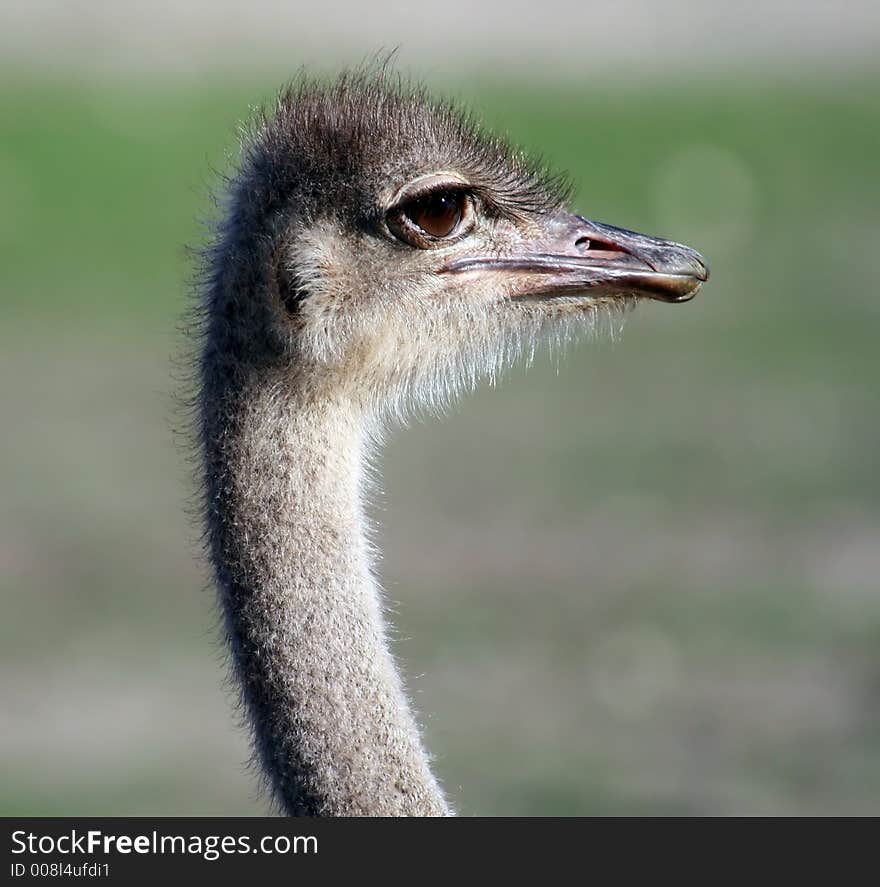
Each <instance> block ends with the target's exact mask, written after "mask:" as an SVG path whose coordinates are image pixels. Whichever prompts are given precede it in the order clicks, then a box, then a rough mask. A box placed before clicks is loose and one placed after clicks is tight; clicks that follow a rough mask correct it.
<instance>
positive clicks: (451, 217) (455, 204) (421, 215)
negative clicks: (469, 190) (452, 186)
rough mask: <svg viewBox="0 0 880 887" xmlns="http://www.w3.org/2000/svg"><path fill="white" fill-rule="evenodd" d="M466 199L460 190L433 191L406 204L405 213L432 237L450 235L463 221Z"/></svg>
mask: <svg viewBox="0 0 880 887" xmlns="http://www.w3.org/2000/svg"><path fill="white" fill-rule="evenodd" d="M464 201H465V196H464V194H462V193H461V192H460V191H432V192H431V193H430V194H425V195H424V197H417V198H416V199H415V200H411V201H410V202H409V203H407V204H404V206H403V213H404V215H405V216H406V217H407V218H408V219H409V220H410V221H411V222H412V223H413V224H414V225H416V226H417V227H418V228H420V229H421V230H422V231H424V233H425V234H428V235H429V236H430V237H449V236H450V235H451V234H453V233H455V229H456V228H458V226H459V224H460V223H461V217H462V215H463V214H464Z"/></svg>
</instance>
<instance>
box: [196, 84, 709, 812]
mask: <svg viewBox="0 0 880 887" xmlns="http://www.w3.org/2000/svg"><path fill="white" fill-rule="evenodd" d="M566 197H567V190H566V187H565V185H564V182H563V180H562V179H560V178H558V177H554V176H552V175H549V174H548V173H547V172H546V171H545V170H544V169H543V167H542V166H540V165H539V164H536V163H535V162H533V161H530V160H528V159H527V158H526V157H524V156H523V155H521V154H520V153H518V152H516V151H514V150H512V149H511V148H510V147H508V146H507V145H506V144H505V143H504V142H503V141H502V140H500V139H498V138H495V137H492V136H490V135H487V134H486V133H485V132H484V131H483V130H482V129H481V128H480V127H479V125H478V124H476V123H475V121H474V120H472V119H471V118H470V117H469V116H468V115H466V114H464V113H462V112H460V111H459V110H457V109H456V108H455V107H454V106H452V105H450V104H449V103H446V102H443V101H436V100H434V99H432V98H431V97H430V96H428V95H427V94H426V93H425V92H424V91H423V90H422V89H421V88H420V87H417V86H411V85H408V84H406V83H403V82H400V81H399V80H397V79H395V80H394V81H392V79H391V78H390V77H389V76H388V75H387V74H386V73H384V72H379V73H376V72H365V71H359V72H354V73H347V74H343V75H342V76H341V77H339V78H338V79H337V80H335V81H334V82H332V83H329V84H325V83H321V82H317V81H313V80H310V79H308V78H300V79H299V80H298V81H296V82H295V83H294V84H293V85H291V86H289V87H287V88H286V89H285V90H284V91H282V93H281V94H280V96H279V98H278V101H277V104H276V106H275V108H274V110H273V112H271V113H261V114H259V115H258V117H257V119H256V121H255V122H254V124H253V125H252V127H251V129H250V131H249V133H248V134H247V136H246V137H245V140H244V144H243V148H242V156H241V160H240V165H239V168H238V171H237V172H236V173H235V174H234V175H233V176H232V177H231V179H230V180H229V182H228V187H227V189H226V193H225V200H224V203H223V209H222V219H221V221H220V223H219V225H218V228H217V231H216V235H215V237H214V239H213V242H212V244H211V246H209V247H208V249H207V251H206V254H205V275H204V281H203V286H202V289H201V301H202V305H201V308H202V314H203V327H202V333H203V336H202V340H201V346H200V357H199V366H198V392H197V405H198V440H199V448H200V452H201V455H202V465H203V473H204V478H203V480H204V521H205V538H206V548H207V551H208V556H209V558H210V560H211V561H212V564H213V573H214V576H215V580H216V585H217V588H218V591H219V599H220V603H221V608H222V612H223V615H224V621H225V630H226V635H227V638H228V643H229V649H230V652H231V660H232V667H233V671H234V674H235V676H236V678H237V683H238V686H239V687H240V691H241V698H242V703H243V706H244V709H245V711H246V713H247V717H248V721H249V723H250V726H251V729H252V733H253V741H254V746H255V758H256V759H257V761H258V762H259V764H260V766H261V768H262V771H263V773H264V776H265V780H266V783H267V784H268V786H269V789H270V791H271V794H272V796H273V798H274V800H275V802H276V803H277V805H278V806H279V807H280V809H282V810H283V811H285V812H286V813H287V814H289V815H317V816H343V815H352V816H393V815H409V816H439V815H448V814H451V812H452V810H451V807H450V804H449V802H448V801H447V799H446V798H445V796H444V794H443V791H442V790H441V788H440V786H439V785H438V782H437V780H436V779H435V777H434V775H433V773H432V771H431V767H430V761H429V757H428V755H427V754H426V752H425V749H424V748H423V744H422V739H421V736H420V731H419V727H418V724H417V721H416V718H415V716H414V713H413V710H412V707H411V706H410V703H409V700H408V698H407V694H406V691H405V688H404V685H403V681H402V679H401V676H400V674H399V672H398V669H397V667H396V664H395V661H394V657H393V656H392V653H391V652H390V650H389V647H388V644H387V640H386V626H385V623H384V620H383V613H382V599H381V593H380V589H379V586H378V583H377V580H376V578H375V577H374V573H373V566H372V562H373V557H372V549H371V544H370V541H369V534H368V529H369V527H368V520H367V518H366V516H365V507H364V504H363V497H364V492H365V486H366V483H367V477H366V475H367V466H368V463H369V459H370V456H371V453H373V452H374V451H375V448H376V447H377V445H378V444H379V443H380V442H381V439H382V437H383V431H384V429H385V428H387V427H388V425H389V424H390V423H391V422H392V421H393V420H396V419H399V418H400V417H401V416H403V415H405V414H406V413H407V412H408V411H409V410H411V409H413V408H416V409H424V410H429V411H433V410H437V409H441V408H443V407H444V406H445V405H446V404H448V403H449V401H450V400H451V399H452V398H453V397H454V395H455V394H456V393H457V392H458V391H460V390H462V389H463V388H469V387H472V386H473V385H474V384H475V383H476V382H477V381H478V380H479V379H481V378H485V377H493V376H495V375H496V374H497V373H498V372H499V371H500V370H501V369H502V368H503V367H504V366H505V365H507V364H508V363H509V362H510V361H511V360H512V359H513V358H514V357H516V356H517V355H518V354H520V353H521V352H522V351H523V350H524V349H530V348H531V347H532V346H533V344H534V343H535V342H536V341H537V340H539V339H540V338H541V337H542V336H544V335H545V334H546V333H548V332H549V334H550V335H551V336H554V337H560V336H563V335H566V334H567V333H569V332H576V331H577V329H579V328H585V327H589V326H590V325H591V324H592V323H593V322H594V320H595V318H596V316H597V314H599V313H600V312H601V311H603V310H605V309H620V308H622V307H628V306H629V305H631V304H634V303H635V302H636V301H638V300H639V299H641V298H649V299H657V300H660V301H664V302H683V301H686V300H687V299H690V298H691V297H692V296H693V295H694V293H695V292H696V291H697V289H699V287H700V285H701V283H702V282H703V281H705V280H706V279H707V278H708V271H707V268H706V266H705V265H704V264H703V261H702V259H701V257H700V256H699V255H698V254H697V253H696V252H694V251H693V250H692V249H690V248H688V247H686V246H682V245H680V244H677V243H672V242H670V241H666V240H659V239H655V238H652V237H647V236H645V235H642V234H637V233H635V232H632V231H628V230H625V229H622V228H617V227H613V226H611V225H605V224H601V223H598V222H594V221H589V220H587V219H586V218H584V217H582V216H579V215H574V214H572V213H570V212H569V211H567V210H566V209H565V208H564V207H565V203H566Z"/></svg>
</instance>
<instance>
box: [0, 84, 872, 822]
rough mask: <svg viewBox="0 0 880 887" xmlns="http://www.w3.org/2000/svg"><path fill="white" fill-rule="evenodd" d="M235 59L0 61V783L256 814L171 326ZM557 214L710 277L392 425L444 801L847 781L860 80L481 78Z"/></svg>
mask: <svg viewBox="0 0 880 887" xmlns="http://www.w3.org/2000/svg"><path fill="white" fill-rule="evenodd" d="M272 88H273V87H272V86H271V85H270V86H268V87H267V86H266V85H265V84H255V85H243V86H242V85H239V86H237V87H234V88H233V87H230V86H228V85H225V84H223V83H219V82H218V83H213V84H198V83H193V82H187V83H180V84H165V85H160V84H156V83H154V84H152V85H138V84H135V83H132V82H125V83H111V82H109V81H86V80H76V79H72V80H71V81H69V82H64V83H62V82H49V81H42V80H39V79H37V78H35V77H32V76H29V75H25V74H22V73H21V72H12V74H10V76H6V77H4V78H3V80H2V85H0V195H2V207H3V210H2V212H0V299H2V306H3V315H4V319H3V323H2V326H0V349H2V350H0V390H2V396H3V403H4V405H5V412H6V416H7V420H6V421H4V428H3V434H2V436H0V480H2V490H3V497H2V500H0V566H2V578H0V583H2V584H0V594H2V605H3V612H4V614H5V618H4V619H3V621H2V625H0V643H2V646H0V661H2V675H3V677H2V683H3V693H2V699H3V708H4V712H5V715H4V721H5V723H4V729H3V730H2V731H0V752H2V758H3V763H4V770H6V771H8V774H9V777H8V778H6V779H4V784H3V787H2V789H0V812H3V813H7V814H11V813H15V814H23V813H33V814H53V813H54V814H64V813H68V814H74V813H80V814H84V813H95V814H97V813H120V814H136V813H168V814H183V813H217V814H221V813H230V814H231V813H244V812H258V811H260V810H263V809H265V806H264V803H263V802H262V801H261V800H259V799H258V798H257V797H256V791H255V788H254V785H255V783H254V780H253V779H252V777H251V775H250V774H248V773H247V772H246V771H245V770H244V769H243V766H242V762H243V761H244V759H245V757H246V754H247V751H246V743H245V741H244V738H243V734H242V733H241V731H238V730H236V728H235V726H234V716H233V714H232V713H231V708H230V703H229V700H228V698H227V697H226V695H224V691H223V689H222V687H221V676H222V670H221V668H220V665H219V662H220V659H221V656H220V651H219V649H218V645H217V643H216V640H215V634H216V632H215V631H214V615H213V609H212V603H211V593H210V591H206V590H205V588H204V578H203V574H202V572H201V571H200V569H199V567H198V566H197V564H195V563H194V560H193V557H192V551H193V545H192V539H193V537H194V536H195V532H194V531H193V529H192V528H191V526H190V524H189V521H188V519H187V517H186V514H185V505H186V500H187V491H188V484H189V481H188V476H187V469H186V466H185V464H184V459H183V456H182V454H181V453H180V451H178V450H176V449H175V446H174V443H173V440H172V431H171V427H172V425H173V424H174V421H175V420H174V408H173V397H172V395H171V392H172V390H173V388H174V383H173V381H172V375H173V374H172V367H173V362H172V358H171V355H172V354H173V353H175V352H177V351H179V350H180V338H179V335H178V333H177V332H176V326H177V323H178V321H179V320H180V318H181V316H182V315H183V313H184V309H185V304H186V291H187V287H186V284H185V281H186V279H187V278H188V276H189V275H190V265H189V260H188V258H187V255H186V252H185V250H184V248H183V245H184V244H197V243H198V242H199V240H200V238H201V229H200V227H199V224H198V221H197V219H198V218H199V217H200V216H209V215H210V213H211V208H210V203H209V201H208V200H207V198H206V194H207V190H208V186H209V185H210V184H211V183H212V182H213V181H214V178H213V176H212V173H211V170H212V169H214V170H223V169H224V168H227V164H228V155H229V152H234V148H235V132H236V126H237V123H238V121H239V120H240V119H241V118H242V117H243V116H245V115H246V113H247V107H248V106H249V105H250V104H252V103H254V102H255V101H258V100H261V99H267V98H269V97H270V96H271V94H272ZM465 95H466V97H467V98H468V100H470V101H471V103H472V104H474V105H476V107H477V108H478V110H479V111H480V113H481V114H482V115H484V116H485V117H486V118H487V119H488V120H489V121H490V122H492V123H494V124H495V125H496V126H497V127H498V128H500V129H502V130H504V131H506V132H508V133H509V134H510V135H511V136H512V137H513V138H514V140H516V141H518V142H521V143H523V144H524V145H526V146H528V147H531V148H533V149H537V150H539V151H541V152H543V153H544V155H545V156H546V157H547V158H548V159H549V160H550V161H551V162H552V163H553V164H554V165H555V166H559V167H561V168H565V169H568V170H570V171H571V173H572V176H573V179H574V180H575V182H576V185H577V194H576V199H575V204H576V206H577V207H578V208H579V209H580V210H581V211H582V212H584V213H585V214H587V215H590V216H593V217H594V218H598V219H602V220H605V221H610V222H614V223H617V224H622V225H625V226H627V227H632V228H636V229H641V230H646V231H649V232H653V233H657V234H662V235H666V236H670V237H673V238H675V239H677V240H682V241H685V242H688V243H691V244H692V245H694V246H696V247H697V248H699V249H700V250H701V251H703V252H704V253H705V254H706V255H707V256H708V258H709V261H710V264H711V267H712V272H713V278H712V281H711V283H710V284H709V285H708V286H707V287H706V288H705V289H704V290H703V292H702V293H701V294H700V296H699V298H698V299H697V300H696V301H694V302H693V303H690V304H688V305H687V306H682V307H670V306H665V305H663V306H661V305H645V306H642V307H641V308H640V310H639V311H638V312H637V314H636V315H635V316H634V317H633V318H631V319H630V320H629V321H628V322H627V326H626V330H625V333H624V335H623V337H622V339H621V340H620V341H617V342H612V341H610V339H609V338H608V337H604V338H602V337H600V340H599V341H597V342H595V343H592V344H591V345H582V346H580V347H579V348H577V349H576V350H573V351H571V352H570V353H569V354H568V355H567V356H565V357H564V358H562V359H561V360H560V361H558V362H554V361H552V360H550V359H548V358H547V357H546V356H543V357H541V358H539V359H538V361H537V364H536V366H535V367H533V368H532V369H531V370H529V371H528V372H525V371H522V370H517V371H515V372H514V373H512V374H511V376H512V378H511V379H509V380H508V381H507V383H506V384H505V385H503V386H501V388H500V389H499V390H497V391H482V392H480V393H479V394H478V395H477V396H475V397H473V398H471V399H469V400H467V401H466V402H465V403H464V404H463V405H462V409H461V410H460V411H459V413H458V414H457V415H456V416H454V417H452V418H450V419H449V420H447V421H445V422H443V423H436V422H431V423H428V424H425V425H418V426H416V427H414V428H413V429H411V430H410V431H408V432H407V433H406V434H402V435H398V436H397V437H396V438H395V439H394V441H393V443H392V445H391V447H390V449H389V451H388V452H387V454H386V456H385V458H384V460H383V461H384V466H385V467H384V472H385V481H386V490H387V500H386V498H385V497H383V499H382V501H381V502H379V503H377V509H378V514H379V518H380V521H381V523H382V525H383V527H384V529H383V532H382V538H383V540H384V546H385V549H386V555H387V557H386V560H385V561H384V563H383V568H382V572H383V577H384V579H385V584H386V586H387V587H388V589H389V594H390V597H391V598H392V601H393V602H399V607H398V606H397V603H394V608H395V610H397V611H398V615H397V617H396V620H395V621H396V624H397V626H398V631H397V634H398V635H399V636H400V641H399V645H398V646H399V651H400V655H401V656H402V658H403V659H404V661H405V662H406V665H407V672H408V674H410V675H422V677H419V678H412V679H411V680H410V683H411V685H412V687H413V689H414V690H415V694H416V699H417V704H418V706H419V707H420V709H421V710H422V711H423V712H425V721H426V728H427V733H428V741H429V745H430V746H431V748H432V750H433V751H434V752H435V753H436V754H437V756H438V762H437V766H438V769H439V771H440V773H441V775H442V777H443V778H444V781H445V783H446V785H447V787H448V789H449V791H450V793H451V795H452V797H453V799H454V800H455V802H456V804H457V805H458V806H459V808H460V809H461V810H462V812H464V813H476V812H478V813H493V812H495V813H537V814H540V813H584V812H591V813H603V812H609V813H620V812H622V813H702V812H713V813H723V812H742V813H765V812H773V813H775V812H782V813H815V812H829V813H835V812H840V813H862V812H873V813H877V812H878V811H880V801H878V798H880V714H878V711H880V708H878V702H880V660H878V655H877V650H878V648H880V596H878V590H880V588H878V586H880V581H878V575H880V480H878V472H877V453H878V452H880V415H878V410H877V378H878V360H877V341H878V333H880V298H878V292H877V284H876V276H875V270H874V264H875V256H874V253H875V251H876V247H877V243H878V234H880V216H878V212H877V207H878V206H880V176H878V160H877V158H878V157H880V115H878V114H877V110H876V109H877V108H878V107H880V81H878V78H876V77H867V76H865V77H862V78H859V79H853V80H852V81H840V82H836V83H833V84H824V85H821V86H818V85H809V84H808V83H805V84H804V85H802V86H801V87H794V86H791V85H788V86H786V87H784V88H783V87H778V86H772V85H767V84H760V83H758V81H757V80H755V81H754V82H752V83H738V84H736V83H723V82H722V83H712V82H711V81H707V82H706V83H703V84H701V85H699V86H697V85H694V86H691V87H688V88H679V87H676V88H675V89H674V90H671V91H670V90H666V91H663V90H661V89H660V88H659V87H658V88H656V89H635V88H624V87H620V88H617V89H613V90H609V89H608V88H607V87H605V88H602V89H595V90H594V89H590V88H586V87H585V88H575V87H574V86H569V87H559V88H558V89H551V88H550V87H546V88H544V87H542V88H541V89H540V90H539V89H537V88H535V87H532V88H528V87H519V86H518V87H516V88H508V89H500V88H498V87H497V86H494V87H493V86H491V85H485V86H484V87H482V88H479V89H478V88H472V89H468V90H467V91H466V93H465Z"/></svg>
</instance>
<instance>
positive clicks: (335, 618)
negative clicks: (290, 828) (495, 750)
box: [202, 359, 449, 816]
mask: <svg viewBox="0 0 880 887" xmlns="http://www.w3.org/2000/svg"><path fill="white" fill-rule="evenodd" d="M203 372H204V377H203V383H204V388H203V414H202V419H203V425H202V428H203V440H204V444H205V454H206V479H207V484H206V493H207V509H206V510H207V519H208V529H209V539H210V548H211V554H212V557H213V560H214V564H215V568H216V576H217V581H218V585H219V589H220V594H221V601H222V606H223V609H224V613H225V618H226V629H227V633H228V637H229V642H230V647H231V650H232V656H233V660H234V664H235V668H236V671H237V675H238V678H239V680H240V683H241V688H242V695H243V699H244V703H245V706H246V708H247V711H248V713H249V715H250V720H251V723H252V725H253V729H254V734H255V739H256V745H257V751H258V754H259V756H260V759H261V763H262V765H263V768H264V770H265V772H266V774H267V775H268V780H269V783H270V785H271V788H272V790H273V792H274V795H275V797H276V798H277V799H278V801H279V802H280V804H281V806H282V807H283V808H284V809H285V810H286V811H287V812H288V813H289V814H305V815H309V814H312V815H331V816H332V815H371V816H376V815H443V814H446V813H448V812H449V809H448V807H447V805H446V802H445V800H444V798H443V795H442V793H441V791H440V789H439V787H438V785H437V783H436V781H435V779H434V777H433V775H432V774H431V772H430V769H429V766H428V762H427V757H426V755H425V753H424V750H423V747H422V743H421V739H420V736H419V731H418V728H417V725H416V722H415V719H414V717H413V715H412V712H411V710H410V707H409V705H408V702H407V698H406V695H405V693H404V690H403V687H402V685H401V680H400V677H399V675H398V672H397V670H396V668H395V663H394V661H393V658H392V656H391V654H390V652H389V649H388V645H387V642H386V637H385V627H384V624H383V620H382V613H381V600H380V592H379V589H378V587H377V584H376V581H375V580H374V578H373V575H372V572H371V564H370V547H369V543H368V541H367V539H366V535H365V520H364V514H363V509H362V491H363V471H364V464H363V463H364V457H365V452H364V451H365V447H366V445H367V444H366V433H365V424H364V420H363V418H362V417H361V416H360V415H359V414H358V412H357V411H356V410H355V409H353V408H350V407H349V406H347V405H346V404H344V403H335V402H333V401H332V400H331V399H329V398H317V399H314V400H308V399H307V398H306V397H305V396H300V395H298V394H297V386H296V385H295V384H291V382H290V376H289V374H285V373H282V372H281V371H275V370H267V369H266V368H265V367H264V368H260V369H253V370H250V371H245V372H242V371H237V372H235V373H234V374H228V373H226V372H224V371H223V369H222V368H217V369H216V372H215V368H214V367H213V366H212V362H211V360H210V359H208V360H206V361H205V362H204V363H203Z"/></svg>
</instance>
